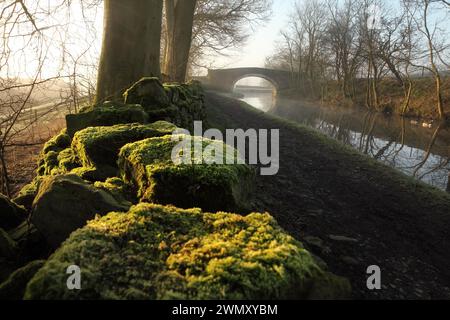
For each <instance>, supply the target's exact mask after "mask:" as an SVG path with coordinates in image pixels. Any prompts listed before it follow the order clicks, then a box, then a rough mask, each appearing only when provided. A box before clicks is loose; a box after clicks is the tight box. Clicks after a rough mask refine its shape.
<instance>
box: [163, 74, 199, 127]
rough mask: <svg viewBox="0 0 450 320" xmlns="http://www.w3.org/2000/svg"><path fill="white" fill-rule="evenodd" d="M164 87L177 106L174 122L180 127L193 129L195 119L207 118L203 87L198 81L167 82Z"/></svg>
mask: <svg viewBox="0 0 450 320" xmlns="http://www.w3.org/2000/svg"><path fill="white" fill-rule="evenodd" d="M164 88H165V90H166V92H167V95H168V96H169V99H170V101H171V103H172V104H173V105H174V106H176V109H177V112H176V113H174V118H173V122H174V123H176V124H177V125H178V126H179V127H182V128H186V129H189V130H192V128H193V123H194V121H202V120H205V119H206V109H205V104H204V94H203V89H202V88H201V86H200V85H199V84H198V83H196V82H192V83H189V84H177V83H176V84H165V85H164Z"/></svg>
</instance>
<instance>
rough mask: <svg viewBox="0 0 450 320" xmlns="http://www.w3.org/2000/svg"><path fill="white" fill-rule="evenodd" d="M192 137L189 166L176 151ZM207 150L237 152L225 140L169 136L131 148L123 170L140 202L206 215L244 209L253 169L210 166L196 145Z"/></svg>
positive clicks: (123, 152) (121, 157)
mask: <svg viewBox="0 0 450 320" xmlns="http://www.w3.org/2000/svg"><path fill="white" fill-rule="evenodd" d="M186 138H188V139H192V140H191V142H192V144H191V146H190V147H188V148H190V150H191V162H190V163H183V162H174V161H173V159H172V153H173V152H174V150H176V147H177V145H178V144H179V142H178V141H177V140H179V139H181V140H183V139H186ZM195 144H200V145H201V147H202V148H203V149H204V150H206V148H207V147H212V146H213V145H215V146H216V147H217V149H218V150H222V151H223V153H222V156H223V159H222V160H223V163H226V157H227V154H229V153H232V155H231V157H236V156H237V155H236V153H237V152H236V150H234V149H233V148H231V147H229V146H227V145H225V144H224V143H223V142H222V141H212V140H208V139H202V138H201V137H188V136H183V135H179V136H165V137H158V138H151V139H146V140H142V141H138V142H135V143H132V144H128V145H126V146H124V147H123V148H122V150H121V151H120V154H119V161H118V164H119V169H120V173H121V176H122V178H123V179H124V181H125V182H127V183H132V184H134V185H135V186H136V189H137V196H138V198H140V199H141V200H142V201H146V202H152V203H159V204H172V205H175V206H178V207H181V208H193V207H199V208H202V209H204V210H206V211H219V210H225V211H245V210H246V209H247V207H248V204H249V203H250V196H251V193H252V189H253V186H254V170H253V169H252V168H251V167H249V166H247V165H245V164H239V165H226V164H206V163H210V162H209V161H208V158H207V155H206V154H205V153H204V154H203V155H196V154H195V153H194V145H195Z"/></svg>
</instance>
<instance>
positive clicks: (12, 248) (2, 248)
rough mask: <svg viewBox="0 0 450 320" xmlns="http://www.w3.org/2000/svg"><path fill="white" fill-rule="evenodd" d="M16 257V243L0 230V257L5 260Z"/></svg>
mask: <svg viewBox="0 0 450 320" xmlns="http://www.w3.org/2000/svg"><path fill="white" fill-rule="evenodd" d="M17 255H18V247H17V244H16V242H15V241H14V240H13V239H11V237H10V236H9V234H8V233H7V232H6V231H5V230H3V229H1V228H0V257H1V258H6V259H15V258H17Z"/></svg>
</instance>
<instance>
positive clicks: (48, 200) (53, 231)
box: [31, 174, 128, 248]
mask: <svg viewBox="0 0 450 320" xmlns="http://www.w3.org/2000/svg"><path fill="white" fill-rule="evenodd" d="M127 210H128V207H124V206H123V205H121V204H119V203H118V202H117V201H116V200H115V199H114V198H113V197H112V196H111V195H110V194H108V193H107V192H105V191H103V190H99V189H97V188H95V187H93V186H91V185H89V184H88V183H86V182H85V181H84V180H82V179H81V178H80V177H78V176H76V175H73V174H72V175H59V176H49V177H45V178H44V179H43V180H42V182H41V184H40V186H39V192H38V194H37V196H36V198H35V199H34V202H33V211H32V216H31V221H32V223H33V225H34V226H35V227H36V228H37V229H38V230H39V231H40V232H41V233H42V234H43V236H44V237H45V239H46V240H47V241H48V243H49V244H50V245H51V246H52V247H54V248H56V247H58V246H59V245H60V244H61V242H62V241H64V240H65V239H66V238H67V237H68V236H69V235H70V233H72V232H73V231H74V230H76V229H78V228H81V227H82V226H84V225H85V224H86V222H87V221H88V220H90V219H92V218H94V217H95V215H96V214H99V215H102V214H106V213H108V212H111V211H127Z"/></svg>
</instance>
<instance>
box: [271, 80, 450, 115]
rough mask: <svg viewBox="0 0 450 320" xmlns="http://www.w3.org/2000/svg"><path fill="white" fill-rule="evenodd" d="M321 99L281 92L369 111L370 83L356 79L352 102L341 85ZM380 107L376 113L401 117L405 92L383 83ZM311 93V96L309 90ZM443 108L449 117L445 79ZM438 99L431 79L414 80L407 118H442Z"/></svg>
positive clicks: (396, 84)
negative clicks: (439, 112) (367, 96)
mask: <svg viewBox="0 0 450 320" xmlns="http://www.w3.org/2000/svg"><path fill="white" fill-rule="evenodd" d="M317 91H322V94H321V95H317V96H315V97H311V96H310V95H309V96H308V97H305V95H304V94H302V93H300V92H299V91H298V90H286V91H281V92H279V94H280V95H281V96H283V97H290V98H299V99H305V98H306V99H309V100H311V101H313V102H316V103H317V102H321V103H322V104H324V105H329V106H337V107H342V108H346V107H360V108H366V92H367V80H364V79H357V80H355V84H354V96H353V98H348V97H344V96H343V94H342V91H341V89H340V86H339V84H338V83H337V82H336V81H330V82H328V83H327V84H326V86H325V87H324V88H323V89H322V90H317ZM378 91H379V107H378V109H377V111H380V112H385V113H394V114H401V113H402V110H403V104H404V95H405V93H404V89H403V87H402V85H401V84H400V83H399V82H398V81H396V80H395V79H382V80H380V82H379V88H378ZM308 92H311V91H310V90H309V91H308ZM442 97H443V104H444V108H445V111H446V114H447V117H448V116H449V115H450V105H449V104H450V78H449V77H443V79H442ZM436 106H437V98H436V94H435V83H434V80H433V79H431V78H414V79H413V89H412V93H411V98H410V104H409V108H408V110H407V112H406V114H405V116H406V117H408V118H418V119H429V120H430V119H434V120H437V119H438V118H439V114H438V110H437V107H436Z"/></svg>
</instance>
